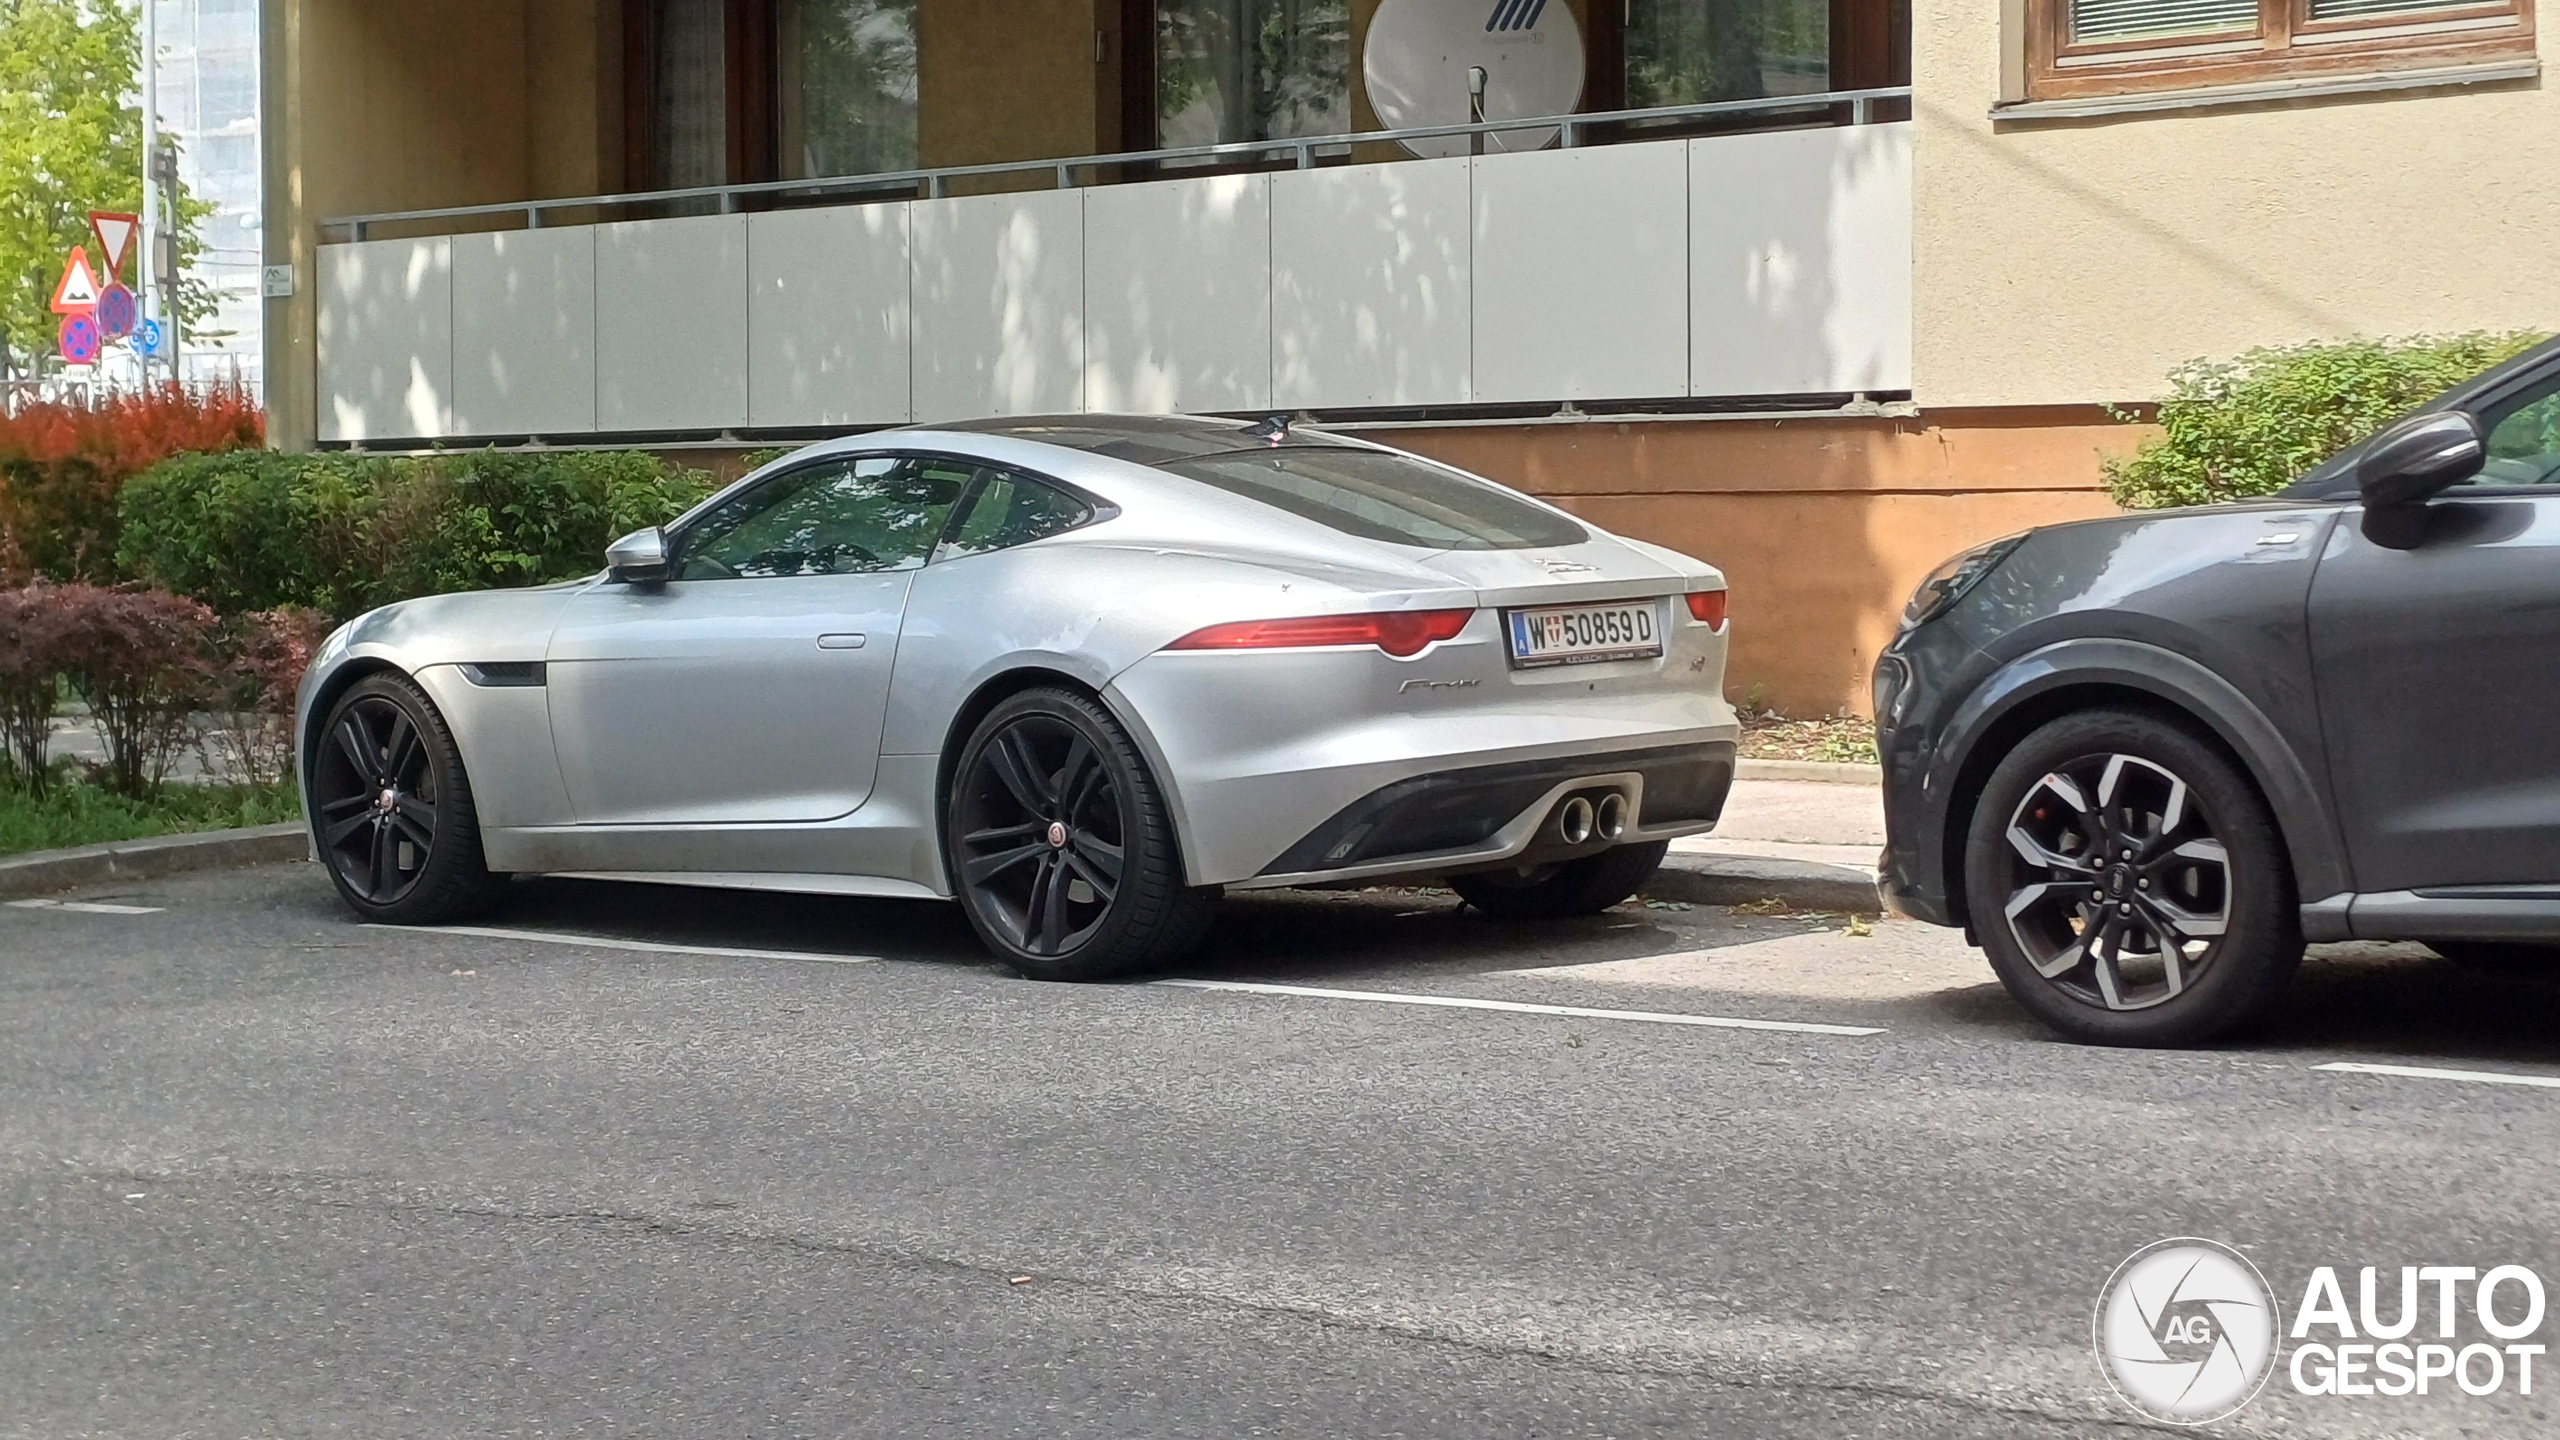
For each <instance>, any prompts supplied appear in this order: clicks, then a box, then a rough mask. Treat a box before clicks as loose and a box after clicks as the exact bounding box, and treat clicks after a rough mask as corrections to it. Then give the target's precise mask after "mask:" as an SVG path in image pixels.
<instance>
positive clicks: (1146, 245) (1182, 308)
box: [1084, 175, 1271, 411]
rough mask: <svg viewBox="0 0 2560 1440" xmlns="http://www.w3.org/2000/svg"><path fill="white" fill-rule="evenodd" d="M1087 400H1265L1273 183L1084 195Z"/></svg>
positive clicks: (1232, 181)
mask: <svg viewBox="0 0 2560 1440" xmlns="http://www.w3.org/2000/svg"><path fill="white" fill-rule="evenodd" d="M1084 304H1085V329H1084V337H1085V339H1084V343H1085V360H1084V403H1085V404H1086V405H1087V406H1088V407H1090V408H1092V409H1095V410H1141V411H1154V410H1261V409H1266V408H1268V407H1269V406H1270V404H1271V183H1270V177H1268V176H1264V175H1216V176H1209V177H1204V178H1202V179H1197V180H1168V181H1160V182H1157V183H1154V184H1148V185H1115V186H1109V187H1106V188H1102V189H1096V190H1092V191H1089V192H1087V193H1086V195H1085V200H1084Z"/></svg>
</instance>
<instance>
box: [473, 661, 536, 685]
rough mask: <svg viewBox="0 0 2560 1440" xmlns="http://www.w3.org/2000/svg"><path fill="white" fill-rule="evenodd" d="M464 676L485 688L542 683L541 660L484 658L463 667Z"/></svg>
mask: <svg viewBox="0 0 2560 1440" xmlns="http://www.w3.org/2000/svg"><path fill="white" fill-rule="evenodd" d="M462 678H463V679H465V680H468V681H470V682H471V683H472V684H474V685H478V686H481V687H483V688H485V689H492V690H495V689H506V688H521V687H524V686H529V685H540V684H541V683H542V662H541V661H539V660H483V661H481V662H479V663H478V664H475V665H465V666H463V667H462Z"/></svg>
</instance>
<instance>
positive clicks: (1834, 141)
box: [1688, 124, 1911, 396]
mask: <svg viewBox="0 0 2560 1440" xmlns="http://www.w3.org/2000/svg"><path fill="white" fill-rule="evenodd" d="M1688 144H1689V245H1690V250H1689V283H1690V312H1689V334H1690V344H1691V347H1692V349H1691V354H1690V361H1689V375H1690V385H1691V390H1690V393H1691V394H1693V395H1701V396H1707V395H1717V396H1732V395H1800V394H1823V393H1838V392H1847V391H1857V390H1908V389H1910V388H1911V127H1910V126H1909V125H1908V124H1892V125H1859V126H1852V127H1848V128H1840V129H1825V130H1791V131H1784V132H1781V133H1778V134H1774V135H1733V136H1722V137H1718V138H1714V139H1702V140H1692V141H1690V142H1688Z"/></svg>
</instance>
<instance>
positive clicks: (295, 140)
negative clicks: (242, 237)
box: [259, 0, 622, 447]
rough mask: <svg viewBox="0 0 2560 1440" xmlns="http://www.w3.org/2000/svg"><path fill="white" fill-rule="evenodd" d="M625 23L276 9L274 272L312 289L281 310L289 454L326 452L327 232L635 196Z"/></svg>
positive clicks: (581, 16) (352, 7)
mask: <svg viewBox="0 0 2560 1440" xmlns="http://www.w3.org/2000/svg"><path fill="white" fill-rule="evenodd" d="M621 14H622V12H621V7H620V5H619V4H618V3H617V0H439V3H436V4H379V3H375V0H263V4H262V8H261V10H260V16H259V24H260V31H261V40H260V43H261V51H262V55H261V58H262V65H261V72H262V73H261V111H262V115H263V123H264V126H265V128H266V131H267V133H268V135H269V137H270V140H269V143H268V145H267V147H266V155H265V162H264V163H265V172H266V195H267V203H266V225H265V232H264V245H265V248H266V263H268V264H271V265H281V264H288V263H290V264H292V265H293V267H294V271H295V277H296V280H295V294H294V295H293V296H292V297H291V298H290V299H277V300H269V301H268V302H267V306H266V330H267V353H266V356H265V360H264V364H265V370H266V375H267V395H268V408H269V412H270V416H271V420H270V428H269V433H270V434H271V435H272V436H273V437H274V439H275V441H276V443H278V444H280V445H285V446H288V447H291V446H297V445H307V444H309V443H310V439H311V428H312V423H313V417H314V415H315V413H316V404H315V391H314V367H315V349H316V343H317V341H316V325H317V319H318V310H317V306H316V304H315V292H316V289H317V285H316V282H315V274H314V259H315V250H316V246H317V243H318V239H319V236H318V232H317V230H316V228H315V227H316V225H317V223H318V222H319V221H321V220H323V219H327V218H331V217H334V216H339V215H347V214H357V213H364V212H370V211H382V210H408V209H423V208H427V207H430V206H440V205H480V204H495V203H501V202H504V201H509V200H524V199H529V198H539V197H543V196H557V195H593V194H599V193H604V192H609V191H613V190H618V189H620V188H621V157H620V149H619V138H618V137H619V135H620V126H621V80H620V77H621V63H620V44H619V39H620V33H621ZM529 57H532V58H529ZM450 228H453V229H470V228H473V227H471V226H469V225H467V224H466V225H455V226H452V227H450Z"/></svg>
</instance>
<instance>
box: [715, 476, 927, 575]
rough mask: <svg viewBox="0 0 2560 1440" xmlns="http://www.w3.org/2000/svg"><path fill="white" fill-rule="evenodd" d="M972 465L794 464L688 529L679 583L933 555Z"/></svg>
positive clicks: (833, 571) (906, 566) (842, 568)
mask: <svg viewBox="0 0 2560 1440" xmlns="http://www.w3.org/2000/svg"><path fill="white" fill-rule="evenodd" d="M969 474H970V472H969V470H968V468H967V467H965V466H952V465H943V464H939V463H936V462H932V461H918V460H906V459H901V458H897V457H893V456H880V455H873V456H864V457H861V458H857V459H842V460H826V461H820V462H819V463H817V464H814V465H810V466H808V467H806V468H804V469H799V470H793V471H789V472H787V473H785V474H782V475H778V476H775V477H774V478H773V479H771V480H768V481H766V482H765V483H763V484H761V485H758V486H757V487H755V488H754V489H753V490H750V491H748V492H747V493H745V494H744V495H740V496H738V497H737V498H735V499H733V500H731V501H730V502H729V503H727V504H725V505H723V506H721V507H720V508H719V509H717V510H714V511H712V512H711V513H710V514H708V515H705V516H703V517H702V518H701V519H700V520H697V521H695V522H694V523H693V524H692V525H690V526H688V527H686V530H685V533H684V535H683V536H682V538H681V539H680V540H679V541H678V543H677V557H676V573H675V578H677V579H678V580H737V579H761V578H769V577H773V576H783V575H859V574H870V573H875V572H878V571H883V570H912V569H915V568H916V567H917V566H919V565H922V564H923V563H924V562H925V557H926V556H928V555H930V554H932V553H933V546H934V542H935V541H936V540H938V539H940V538H941V536H942V527H943V525H944V523H945V522H947V521H948V520H949V519H950V518H951V506H952V504H953V502H955V501H957V500H958V499H959V498H960V491H961V489H962V487H963V486H964V485H966V484H967V482H968V479H969Z"/></svg>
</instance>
